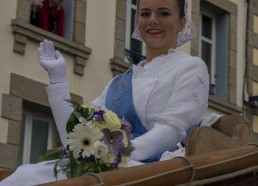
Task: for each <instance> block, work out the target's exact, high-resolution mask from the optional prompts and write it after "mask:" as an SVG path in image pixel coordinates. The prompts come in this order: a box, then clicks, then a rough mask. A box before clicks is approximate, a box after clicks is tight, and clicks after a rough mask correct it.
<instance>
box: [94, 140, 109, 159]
mask: <svg viewBox="0 0 258 186" xmlns="http://www.w3.org/2000/svg"><path fill="white" fill-rule="evenodd" d="M107 153H108V147H107V145H105V144H104V143H101V142H100V141H96V142H95V143H94V156H95V157H96V158H102V157H104V156H106V155H107Z"/></svg>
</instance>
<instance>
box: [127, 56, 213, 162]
mask: <svg viewBox="0 0 258 186" xmlns="http://www.w3.org/2000/svg"><path fill="white" fill-rule="evenodd" d="M190 59H191V60H190V61H188V62H184V61H183V60H182V61H183V62H181V61H180V63H181V64H179V63H178V65H176V64H169V65H170V66H172V65H173V69H172V68H171V67H170V68H169V67H167V68H163V69H165V70H164V71H163V72H162V70H161V73H162V74H163V75H160V76H159V75H158V76H159V77H158V78H159V80H158V82H157V83H155V87H154V89H153V90H152V92H151V93H150V95H149V98H148V101H147V104H146V106H145V108H146V112H145V114H144V117H145V118H144V119H143V120H144V121H145V123H144V125H145V126H146V127H147V128H149V131H148V132H147V133H146V134H144V135H142V136H140V137H138V138H136V139H134V140H133V141H132V143H133V145H134V147H135V151H134V152H133V154H132V156H131V158H132V159H134V160H144V159H147V158H150V157H152V156H154V155H157V154H160V153H162V152H165V151H172V150H175V148H176V144H177V143H179V142H181V141H182V140H183V139H184V138H185V137H186V131H187V130H188V129H189V128H191V127H192V126H194V125H197V124H199V122H200V121H201V119H202V117H203V114H204V113H205V111H206V109H207V101H208V90H209V88H208V87H209V86H208V77H209V76H208V73H207V67H206V65H205V64H204V63H203V62H202V61H201V60H200V59H199V58H190ZM160 66H161V65H160ZM164 74H166V75H164ZM143 90H144V87H142V88H141V90H139V91H143ZM138 102H139V100H138ZM135 105H136V107H137V104H135ZM138 105H139V104H138Z"/></svg>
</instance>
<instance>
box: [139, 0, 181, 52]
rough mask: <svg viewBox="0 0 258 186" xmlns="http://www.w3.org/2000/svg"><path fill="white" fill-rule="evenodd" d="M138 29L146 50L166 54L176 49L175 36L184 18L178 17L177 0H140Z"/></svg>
mask: <svg viewBox="0 0 258 186" xmlns="http://www.w3.org/2000/svg"><path fill="white" fill-rule="evenodd" d="M138 6H139V7H138V10H139V17H138V28H139V32H140V35H141V37H142V39H143V40H144V42H145V43H146V46H147V53H148V50H149V51H151V50H156V51H157V50H158V51H160V52H159V53H161V54H162V53H163V54H165V53H167V52H168V50H169V49H170V48H176V40H177V34H178V33H179V32H180V31H182V29H183V27H184V24H185V18H181V17H180V13H179V12H180V11H179V6H178V4H177V0H140V2H139V5H138Z"/></svg>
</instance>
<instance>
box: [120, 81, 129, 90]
mask: <svg viewBox="0 0 258 186" xmlns="http://www.w3.org/2000/svg"><path fill="white" fill-rule="evenodd" d="M120 87H121V90H123V91H126V92H128V89H127V83H126V81H125V80H124V79H122V80H121V82H120Z"/></svg>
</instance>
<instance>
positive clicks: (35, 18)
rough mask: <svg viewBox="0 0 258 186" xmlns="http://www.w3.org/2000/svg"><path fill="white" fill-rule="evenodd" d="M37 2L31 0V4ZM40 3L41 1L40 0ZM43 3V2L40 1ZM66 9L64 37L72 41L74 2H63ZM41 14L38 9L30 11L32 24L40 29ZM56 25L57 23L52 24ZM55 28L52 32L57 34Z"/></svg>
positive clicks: (34, 8) (33, 8)
mask: <svg viewBox="0 0 258 186" xmlns="http://www.w3.org/2000/svg"><path fill="white" fill-rule="evenodd" d="M33 1H35V0H30V4H31V3H32V2H33ZM38 1H39V0H38ZM40 1H43V0H40ZM62 6H63V9H64V33H63V34H64V37H65V38H66V39H70V40H72V34H73V10H74V2H73V1H63V3H62ZM39 21H40V20H39V14H38V11H37V9H36V7H32V8H31V10H30V23H31V24H32V25H34V26H37V27H39ZM52 24H53V25H56V23H55V22H53V23H52ZM55 28H56V27H55V26H53V29H52V32H53V33H55Z"/></svg>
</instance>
